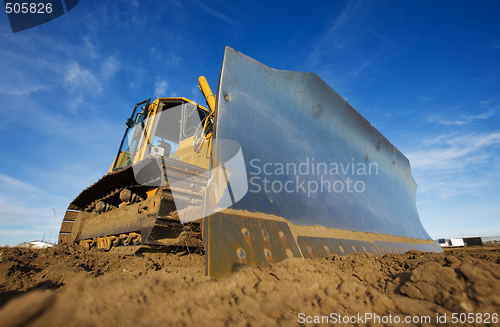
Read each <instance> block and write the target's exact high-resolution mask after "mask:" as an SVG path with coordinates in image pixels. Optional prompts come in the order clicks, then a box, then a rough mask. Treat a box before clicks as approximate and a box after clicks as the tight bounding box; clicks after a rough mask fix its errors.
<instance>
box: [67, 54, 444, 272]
mask: <svg viewBox="0 0 500 327" xmlns="http://www.w3.org/2000/svg"><path fill="white" fill-rule="evenodd" d="M198 82H199V88H200V90H201V92H202V94H203V96H204V97H205V99H206V106H203V105H200V104H198V103H195V102H194V101H191V100H189V99H187V98H184V97H169V98H158V99H156V100H154V101H151V99H147V100H145V101H142V102H139V103H137V104H136V105H135V107H134V109H133V111H132V115H131V116H130V118H128V119H127V121H126V130H125V133H124V136H123V138H122V141H121V143H120V146H119V148H118V153H117V155H116V157H115V159H114V161H113V163H112V165H111V167H110V169H109V171H108V173H107V174H106V175H104V176H103V177H102V178H101V179H100V180H98V181H97V182H96V183H94V184H93V185H91V186H90V187H88V188H86V189H85V190H83V191H82V192H81V193H80V194H79V195H78V196H77V197H76V198H75V199H74V200H73V201H72V202H71V203H70V205H69V207H68V209H67V211H66V213H65V216H64V219H63V222H62V225H61V229H60V234H59V243H78V244H80V245H82V246H84V247H85V248H87V249H89V248H98V249H100V250H103V251H109V252H111V253H121V254H137V253H140V252H141V251H145V250H148V251H156V250H165V249H167V250H168V249H178V248H186V249H196V250H199V251H203V252H204V253H205V258H206V260H205V266H206V273H207V275H209V276H211V277H212V278H221V277H224V276H226V275H227V274H229V273H231V272H233V271H235V270H237V269H239V267H241V266H246V265H250V266H258V265H265V264H271V263H275V262H280V261H282V260H285V259H287V258H293V257H297V258H321V257H328V256H329V255H341V256H342V255H348V254H351V253H354V252H359V253H372V254H374V255H383V254H387V253H395V254H403V253H405V252H407V251H410V250H419V251H428V252H441V251H442V250H441V247H440V246H439V245H438V244H437V242H435V241H433V240H432V239H431V238H430V236H429V235H428V234H427V232H426V231H425V229H424V227H423V225H422V223H421V221H420V217H419V214H418V210H417V207H416V199H415V195H416V183H415V181H414V179H413V177H412V175H411V170H410V163H409V160H408V159H407V158H406V157H405V156H404V155H403V154H402V153H401V152H400V151H399V150H398V149H397V148H396V147H395V146H394V145H393V144H392V143H390V142H389V141H388V140H387V139H386V138H385V137H384V136H383V135H382V134H381V133H380V132H379V131H378V130H377V129H375V127H373V126H372V125H371V124H370V123H369V122H368V121H367V120H366V119H364V118H363V117H362V116H361V115H360V114H359V113H358V112H357V111H356V110H355V109H354V108H353V107H352V106H350V105H349V104H348V103H347V102H346V101H345V100H344V99H343V98H342V97H341V96H340V95H338V94H337V93H336V92H335V91H334V90H333V89H332V88H331V87H330V86H328V85H327V84H326V83H325V82H324V81H323V80H321V78H320V77H318V76H317V75H316V74H314V73H306V72H295V71H285V70H277V69H273V68H270V67H268V66H266V65H264V64H262V63H260V62H258V61H256V60H254V59H252V58H250V57H248V56H246V55H244V54H242V53H240V52H237V51H235V50H234V49H232V48H230V47H226V49H225V53H224V59H223V63H222V68H221V71H220V75H219V80H218V83H217V88H216V93H215V95H214V94H213V93H212V91H211V89H210V87H209V85H208V83H207V81H206V79H205V78H204V77H203V76H202V77H200V78H199V79H198Z"/></svg>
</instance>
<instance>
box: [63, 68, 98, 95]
mask: <svg viewBox="0 0 500 327" xmlns="http://www.w3.org/2000/svg"><path fill="white" fill-rule="evenodd" d="M64 80H65V81H66V82H68V83H69V85H70V87H71V88H72V89H73V90H75V91H76V90H77V89H83V90H85V91H91V92H97V93H100V92H102V86H101V85H100V83H99V79H98V78H97V77H95V76H94V74H93V73H92V72H90V71H89V70H86V69H83V68H81V67H80V64H79V63H77V62H76V61H71V62H70V63H69V64H68V65H67V66H66V74H65V77H64Z"/></svg>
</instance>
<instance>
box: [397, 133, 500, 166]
mask: <svg viewBox="0 0 500 327" xmlns="http://www.w3.org/2000/svg"><path fill="white" fill-rule="evenodd" d="M495 145H500V132H494V133H489V134H476V133H471V134H466V135H458V136H457V135H440V136H438V137H435V138H433V139H430V140H425V141H423V142H422V148H421V149H419V150H417V151H414V152H410V153H407V157H408V158H410V161H411V165H412V168H413V169H415V170H422V171H425V172H450V171H460V170H462V169H464V168H465V167H467V166H470V165H475V166H476V165H481V164H483V163H485V162H486V161H487V160H489V159H491V158H492V152H489V151H487V150H488V148H489V147H491V146H495ZM493 158H494V157H493Z"/></svg>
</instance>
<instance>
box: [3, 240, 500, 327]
mask: <svg viewBox="0 0 500 327" xmlns="http://www.w3.org/2000/svg"><path fill="white" fill-rule="evenodd" d="M0 252H1V254H0V325H1V326H5V327H7V326H193V325H195V326H196V325H198V326H211V327H214V326H296V325H304V326H314V325H323V326H326V325H328V322H330V323H331V324H334V325H344V326H380V325H387V326H402V325H415V326H431V325H436V326H461V325H464V324H462V323H461V321H462V322H466V321H467V320H468V321H469V323H467V322H466V324H465V325H469V326H472V325H477V326H483V325H487V326H495V325H496V326H499V325H500V323H499V322H498V319H499V318H498V314H500V269H499V263H500V247H476V248H456V249H447V250H446V251H445V252H444V253H440V254H429V253H421V252H416V251H412V252H409V253H407V254H405V255H395V254H391V255H386V256H383V257H375V256H373V255H366V254H353V255H349V256H345V257H339V256H332V257H330V258H326V259H314V260H302V259H289V260H286V261H283V262H281V263H277V264H274V265H272V266H265V267H259V268H245V269H243V270H240V271H238V272H235V273H233V274H232V275H230V276H229V277H227V278H226V279H223V280H218V281H217V280H210V279H209V278H208V277H206V276H205V273H204V270H205V268H204V257H203V256H202V255H200V254H189V253H184V252H182V253H176V254H166V253H164V254H146V255H145V256H144V257H133V256H127V257H125V256H118V255H111V254H107V253H103V252H98V251H96V250H94V251H92V250H91V251H85V250H83V249H82V248H80V247H78V246H74V247H60V248H55V249H41V250H35V249H25V248H15V247H14V248H0ZM370 315H371V316H370ZM444 315H446V317H445V316H444ZM377 317H378V318H377ZM495 317H496V318H495ZM368 318H369V319H368ZM377 319H378V320H377ZM405 319H406V320H405ZM408 319H410V320H408ZM408 321H409V322H410V323H405V322H408ZM485 321H486V322H487V323H486V324H485V323H484V322H485ZM398 322H399V323H398ZM472 322H473V323H472ZM488 322H489V323H488Z"/></svg>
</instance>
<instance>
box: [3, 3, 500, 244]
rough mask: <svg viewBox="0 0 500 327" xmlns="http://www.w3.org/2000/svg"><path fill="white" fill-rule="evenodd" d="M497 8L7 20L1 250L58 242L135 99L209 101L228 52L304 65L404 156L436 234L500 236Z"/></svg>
mask: <svg viewBox="0 0 500 327" xmlns="http://www.w3.org/2000/svg"><path fill="white" fill-rule="evenodd" d="M499 14H500V3H498V2H497V1H438V2H436V1H352V2H351V1H314V2H304V1H249V2H246V3H245V4H240V3H236V2H229V1H213V2H207V1H197V0H194V1H161V2H160V1H140V2H139V1H90V0H81V1H80V3H79V4H78V5H77V6H76V7H75V8H74V9H73V10H71V11H70V12H69V13H67V14H65V15H63V16H61V17H59V18H57V19H55V20H53V21H51V22H48V23H46V24H44V25H41V26H38V27H35V28H32V29H29V30H26V31H23V32H19V33H15V34H13V33H12V31H11V30H10V26H9V23H8V19H7V15H6V14H0V100H1V101H0V112H1V118H0V138H1V140H2V142H1V143H0V152H1V156H0V245H6V244H8V245H16V244H18V243H20V242H23V241H29V240H34V239H41V238H42V237H43V236H44V233H46V236H45V239H47V238H48V235H49V232H50V229H51V224H52V219H53V216H54V211H53V208H54V209H55V212H56V219H55V224H54V230H53V232H52V237H51V240H52V241H53V240H55V239H56V238H57V233H58V230H59V225H60V222H61V221H62V217H63V214H64V211H65V209H66V207H67V205H68V204H69V203H70V202H71V201H72V199H73V198H74V197H75V196H76V195H78V193H79V192H80V191H81V190H83V189H84V188H86V187H87V186H89V185H91V184H92V183H94V182H95V181H96V180H97V179H98V178H100V177H101V176H102V175H103V174H105V173H106V172H107V170H108V169H109V166H110V165H111V163H112V161H113V158H114V155H115V154H116V151H117V148H118V146H119V144H120V140H121V137H122V135H123V131H124V129H125V124H124V122H125V120H126V118H127V117H129V115H130V113H131V110H132V109H133V106H134V104H135V103H137V102H139V101H141V100H144V99H147V98H149V97H152V98H154V97H158V96H185V97H188V98H191V99H193V100H195V101H197V102H200V103H204V101H203V98H202V96H201V94H200V92H199V90H198V88H197V78H198V76H200V75H205V76H206V77H207V79H208V82H209V83H210V84H211V85H212V87H213V88H215V85H216V83H217V78H218V74H219V70H220V67H221V64H222V57H223V52H224V47H225V46H226V45H229V46H231V47H233V48H234V49H236V50H237V51H240V52H243V53H244V54H246V55H249V56H250V57H252V58H255V59H257V60H258V61H260V62H263V63H265V64H267V65H269V66H271V67H273V68H277V69H286V70H297V71H310V72H315V73H317V74H318V75H319V76H320V77H321V78H322V79H323V80H325V82H327V83H328V84H329V85H330V86H331V87H332V88H333V89H335V90H336V91H337V92H338V93H339V94H340V95H341V96H342V97H344V98H345V99H346V100H347V101H348V102H349V103H350V104H351V105H352V106H353V107H354V108H356V109H357V110H358V111H359V112H360V113H361V114H362V115H363V116H364V117H365V118H366V119H367V120H368V121H370V122H371V123H372V124H373V125H374V126H375V127H376V128H377V129H378V130H379V131H380V132H381V133H382V134H384V135H385V136H386V137H387V138H388V139H389V140H390V141H391V142H392V143H393V144H394V145H395V146H396V147H397V148H398V149H400V150H401V151H402V152H403V153H404V154H405V155H406V156H407V157H408V158H409V159H410V162H411V165H412V172H413V176H414V179H415V180H416V182H417V184H418V189H417V206H418V209H419V212H420V216H421V220H422V222H423V224H424V226H425V227H426V229H427V231H428V232H429V234H430V235H431V236H432V237H433V238H438V237H447V238H449V237H462V236H464V235H467V236H469V235H491V234H499V233H500V219H499V218H500V201H499V200H500V191H499V185H500V119H499V117H500V94H499V93H500V92H499V89H500V88H499V87H500V23H499V20H498V17H499Z"/></svg>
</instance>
